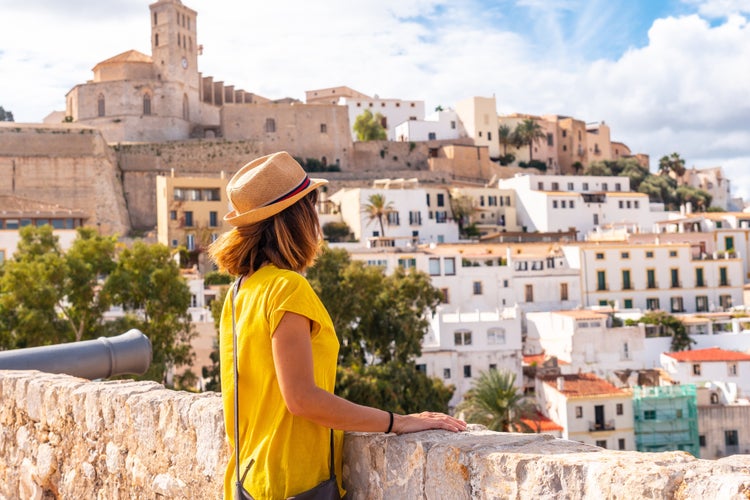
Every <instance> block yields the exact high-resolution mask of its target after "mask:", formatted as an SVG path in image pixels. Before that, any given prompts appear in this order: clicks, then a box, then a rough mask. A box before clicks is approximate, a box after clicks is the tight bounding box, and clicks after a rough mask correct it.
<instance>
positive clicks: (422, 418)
mask: <svg viewBox="0 0 750 500" xmlns="http://www.w3.org/2000/svg"><path fill="white" fill-rule="evenodd" d="M430 429H444V430H446V431H451V432H460V431H465V430H466V422H464V421H463V420H459V419H457V418H454V417H451V416H450V415H446V414H445V413H436V412H431V411H423V412H422V413H412V414H411V415H395V414H394V415H393V432H395V433H396V434H408V433H410V432H419V431H426V430H430Z"/></svg>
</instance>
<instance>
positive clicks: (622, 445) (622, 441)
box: [617, 438, 625, 450]
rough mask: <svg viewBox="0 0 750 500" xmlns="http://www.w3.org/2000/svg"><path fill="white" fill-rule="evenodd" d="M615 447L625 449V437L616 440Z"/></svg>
mask: <svg viewBox="0 0 750 500" xmlns="http://www.w3.org/2000/svg"><path fill="white" fill-rule="evenodd" d="M617 449H618V450H624V449H625V438H620V439H618V440H617Z"/></svg>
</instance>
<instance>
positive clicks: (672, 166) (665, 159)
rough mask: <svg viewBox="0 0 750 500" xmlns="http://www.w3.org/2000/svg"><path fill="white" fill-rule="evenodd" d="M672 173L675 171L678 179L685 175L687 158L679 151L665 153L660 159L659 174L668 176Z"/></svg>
mask: <svg viewBox="0 0 750 500" xmlns="http://www.w3.org/2000/svg"><path fill="white" fill-rule="evenodd" d="M670 173H673V174H674V176H675V178H677V179H679V178H680V177H682V176H683V175H685V160H683V159H682V157H681V156H680V154H679V153H672V154H671V155H669V156H666V155H665V156H662V157H661V158H660V159H659V175H662V176H668V175H669V174H670Z"/></svg>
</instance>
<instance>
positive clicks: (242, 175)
mask: <svg viewBox="0 0 750 500" xmlns="http://www.w3.org/2000/svg"><path fill="white" fill-rule="evenodd" d="M327 183H328V181H327V180H325V179H311V178H310V177H308V176H307V174H306V173H305V171H304V170H303V169H302V167H301V166H300V164H299V163H297V161H296V160H295V159H294V158H292V156H291V155H290V154H289V153H287V152H286V151H280V152H278V153H274V154H271V155H268V156H263V157H260V158H258V159H255V160H253V161H251V162H250V163H248V164H247V165H245V166H244V167H242V168H241V169H239V171H237V173H236V174H234V176H233V177H232V179H231V180H230V181H229V184H227V197H228V198H229V209H230V212H229V213H228V214H226V215H225V216H224V220H225V221H227V222H228V223H229V224H230V225H232V226H234V227H239V226H247V225H250V224H255V223H256V222H260V221H262V220H264V219H268V218H269V217H271V216H273V215H276V214H277V213H279V212H281V211H282V210H284V209H285V208H288V207H290V206H292V205H294V204H295V203H296V202H297V201H299V200H300V199H302V198H303V197H304V196H305V195H306V194H307V193H309V192H310V191H312V190H313V189H316V188H318V187H319V186H322V185H324V184H327Z"/></svg>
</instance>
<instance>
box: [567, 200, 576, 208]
mask: <svg viewBox="0 0 750 500" xmlns="http://www.w3.org/2000/svg"><path fill="white" fill-rule="evenodd" d="M568 207H569V208H575V204H574V203H573V200H570V203H569V204H568Z"/></svg>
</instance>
